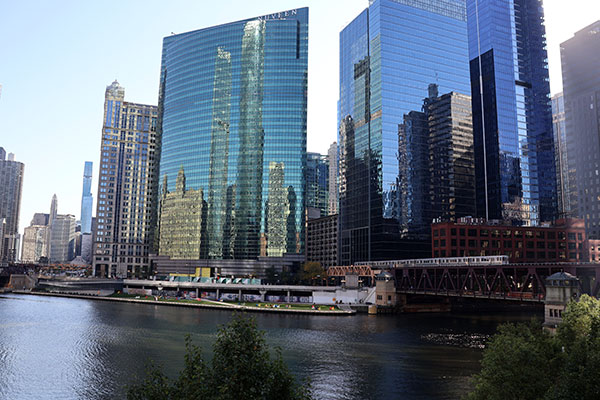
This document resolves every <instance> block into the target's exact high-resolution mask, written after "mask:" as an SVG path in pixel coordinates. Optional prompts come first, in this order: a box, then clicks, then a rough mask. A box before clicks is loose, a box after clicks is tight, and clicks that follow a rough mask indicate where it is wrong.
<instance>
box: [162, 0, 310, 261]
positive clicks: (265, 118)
mask: <svg viewBox="0 0 600 400" xmlns="http://www.w3.org/2000/svg"><path fill="white" fill-rule="evenodd" d="M307 51H308V8H300V9H294V10H288V11H283V12H277V13H273V14H268V15H265V16H260V17H256V18H251V19H247V20H243V21H238V22H233V23H229V24H225V25H220V26H215V27H211V28H206V29H200V30H196V31H192V32H187V33H182V34H178V35H172V36H168V37H165V39H164V41H163V55H162V66H161V77H160V93H159V125H158V142H159V143H160V148H161V154H160V167H159V171H158V176H159V183H160V185H159V188H158V191H157V193H156V196H157V199H158V201H159V208H158V215H157V216H156V218H157V224H156V225H157V231H156V239H157V241H156V242H155V244H156V250H157V251H158V254H160V255H164V256H170V257H171V258H175V259H196V260H197V259H255V258H257V257H259V256H281V255H283V254H284V253H302V251H303V247H304V239H303V238H304V193H305V182H304V171H305V168H306V90H307Z"/></svg>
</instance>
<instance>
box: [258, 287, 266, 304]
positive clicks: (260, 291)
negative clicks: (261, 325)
mask: <svg viewBox="0 0 600 400" xmlns="http://www.w3.org/2000/svg"><path fill="white" fill-rule="evenodd" d="M258 293H260V302H261V303H264V302H265V294H267V291H266V290H264V289H263V290H259V291H258Z"/></svg>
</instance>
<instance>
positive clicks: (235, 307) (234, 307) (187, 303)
mask: <svg viewBox="0 0 600 400" xmlns="http://www.w3.org/2000/svg"><path fill="white" fill-rule="evenodd" d="M12 293H14V294H26V295H35V296H52V297H68V298H74V299H86V300H99V301H117V302H124V303H140V304H149V305H159V306H171V307H192V308H209V309H219V310H230V311H250V312H271V313H288V314H310V315H329V316H331V315H337V316H349V315H354V314H356V311H354V310H349V309H345V310H339V309H336V310H331V309H330V306H324V305H322V306H320V307H321V308H322V309H321V310H318V309H317V310H312V309H297V308H286V307H285V304H280V307H275V308H273V307H269V306H268V305H267V304H266V303H256V304H260V306H258V307H257V306H250V305H245V304H244V305H242V304H232V303H224V302H217V301H211V300H175V299H173V300H170V299H165V300H154V299H153V298H147V299H144V298H141V296H140V298H139V299H136V298H125V297H110V296H92V295H81V294H69V293H55V292H35V291H28V290H13V291H12Z"/></svg>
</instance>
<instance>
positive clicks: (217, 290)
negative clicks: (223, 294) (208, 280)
mask: <svg viewBox="0 0 600 400" xmlns="http://www.w3.org/2000/svg"><path fill="white" fill-rule="evenodd" d="M217 301H219V289H218V288H217Z"/></svg>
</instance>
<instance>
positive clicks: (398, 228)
mask: <svg viewBox="0 0 600 400" xmlns="http://www.w3.org/2000/svg"><path fill="white" fill-rule="evenodd" d="M431 83H436V84H437V85H438V87H439V90H440V91H441V92H442V93H449V92H452V91H456V92H460V93H468V92H469V91H470V85H469V67H468V47H467V17H466V9H465V4H464V1H463V0H444V1H434V0H372V1H370V2H369V8H367V9H366V10H364V11H363V12H362V13H361V14H360V15H359V16H358V17H356V18H355V19H354V20H353V21H352V22H351V23H350V24H349V25H348V26H347V27H346V28H344V30H343V31H342V32H341V34H340V100H339V118H340V120H339V124H338V127H339V134H338V144H339V159H340V161H339V168H340V172H339V178H340V182H339V188H340V192H339V204H340V205H339V207H340V259H339V262H340V264H342V265H348V264H350V263H354V262H356V261H366V260H385V259H394V258H401V257H408V258H411V257H419V256H428V255H429V254H430V250H429V244H428V242H427V240H424V239H425V238H426V232H427V231H428V226H429V224H430V223H431V221H428V220H427V218H426V217H425V214H423V213H422V212H421V211H420V210H421V209H422V208H423V204H422V201H420V199H423V196H422V193H421V194H419V193H418V192H419V190H422V189H423V187H422V186H419V185H420V184H421V182H422V177H421V176H420V175H419V173H420V172H425V171H426V169H425V170H419V171H416V169H417V168H420V166H426V161H427V158H428V148H427V142H426V139H427V138H426V137H420V136H419V133H418V132H419V131H418V129H417V130H413V129H412V125H411V124H412V123H413V122H414V123H415V124H417V125H418V124H423V123H426V121H424V120H423V119H422V116H419V115H416V114H414V113H418V112H420V110H421V109H422V106H423V99H424V98H426V97H427V96H428V87H429V84H431ZM411 112H413V114H412V116H411ZM413 117H414V118H416V120H415V121H413V120H412V118H413ZM420 118H421V119H420ZM400 132H403V133H402V134H403V135H404V138H403V139H402V138H400V136H401V134H400ZM424 140H425V141H424ZM421 164H422V165H421ZM413 200H415V201H413ZM417 240H418V244H416V243H415V241H417ZM419 244H420V246H419Z"/></svg>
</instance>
